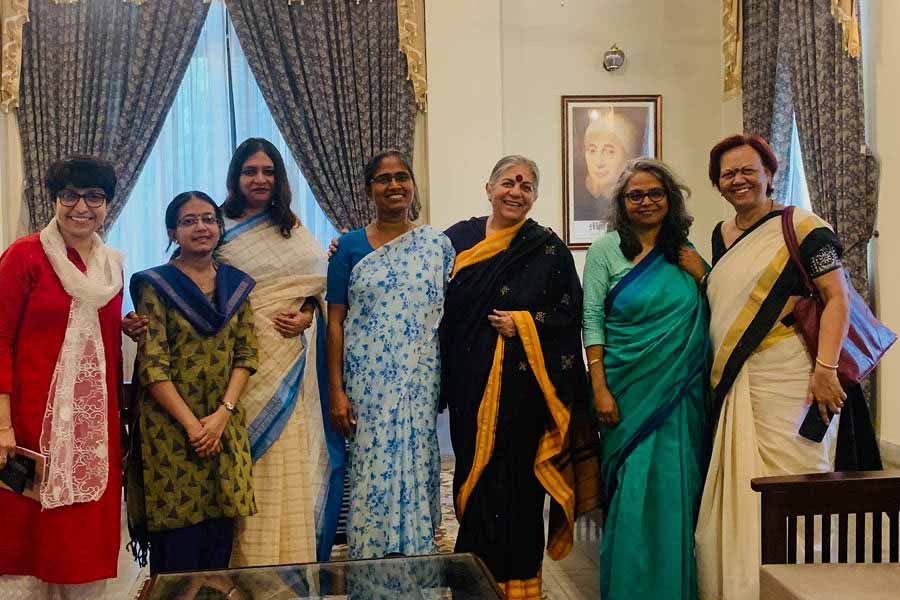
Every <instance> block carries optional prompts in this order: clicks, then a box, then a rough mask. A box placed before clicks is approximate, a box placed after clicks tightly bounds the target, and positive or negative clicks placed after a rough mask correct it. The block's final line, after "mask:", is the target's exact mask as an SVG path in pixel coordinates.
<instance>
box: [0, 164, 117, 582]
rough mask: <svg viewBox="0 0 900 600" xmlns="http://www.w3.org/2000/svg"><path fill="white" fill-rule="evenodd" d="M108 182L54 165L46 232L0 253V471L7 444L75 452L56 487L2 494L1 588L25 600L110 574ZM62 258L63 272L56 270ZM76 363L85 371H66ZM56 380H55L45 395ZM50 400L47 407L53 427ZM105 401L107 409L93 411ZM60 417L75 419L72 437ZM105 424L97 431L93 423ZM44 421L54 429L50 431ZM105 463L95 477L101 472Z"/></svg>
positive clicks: (112, 468)
mask: <svg viewBox="0 0 900 600" xmlns="http://www.w3.org/2000/svg"><path fill="white" fill-rule="evenodd" d="M115 183H116V178H115V172H114V171H113V169H112V166H111V165H109V163H105V162H103V161H97V160H94V159H89V158H72V159H68V160H65V161H60V162H58V163H56V164H54V165H53V166H52V167H51V168H50V173H49V174H48V187H49V188H50V190H51V195H52V196H53V198H54V199H55V202H56V217H55V218H54V219H53V221H51V223H50V225H48V227H47V228H46V229H45V230H44V231H43V232H40V233H35V234H32V235H29V236H26V237H23V238H21V239H19V240H17V241H16V242H14V243H13V244H12V245H11V246H10V247H9V248H8V249H7V250H6V252H4V253H3V255H2V257H0V290H2V301H0V466H2V465H3V464H5V463H6V461H7V459H8V458H11V457H12V451H11V450H10V446H13V447H14V446H15V445H18V446H21V447H25V448H28V449H30V450H34V451H40V450H41V449H42V446H43V447H45V449H44V452H43V453H45V454H49V455H50V456H56V452H55V449H56V448H57V447H59V446H60V444H62V447H63V448H64V449H65V444H66V442H67V441H68V442H69V444H70V445H69V447H68V450H69V453H70V455H74V463H72V464H68V463H66V461H65V460H62V461H58V463H62V464H65V465H66V467H65V469H63V470H62V471H63V472H60V471H58V470H57V471H56V472H55V471H54V469H53V467H54V464H53V461H49V462H50V465H49V466H48V472H49V473H50V475H51V477H50V479H51V482H52V480H53V476H54V473H55V475H56V476H57V479H58V480H61V481H63V483H62V484H61V485H60V486H55V487H51V488H49V489H47V490H45V489H44V487H43V486H42V488H41V502H40V503H39V502H37V501H35V500H33V499H30V498H27V497H25V496H21V495H18V494H15V493H13V492H10V491H8V490H0V515H2V522H3V526H2V527H0V574H2V575H3V577H0V592H10V591H12V590H13V589H20V590H21V591H22V592H23V594H24V596H23V597H29V598H34V597H41V596H45V597H47V596H50V595H51V593H52V592H51V590H52V589H53V588H54V587H58V586H57V585H55V584H64V585H65V589H63V590H60V591H62V592H63V593H62V594H58V593H57V594H56V595H62V596H63V597H91V596H92V595H94V594H96V593H97V591H98V587H97V585H98V584H95V585H93V586H90V585H87V586H86V585H75V586H72V585H67V584H85V583H87V582H95V581H97V580H101V579H106V578H112V577H115V576H116V563H117V558H118V551H119V527H120V525H119V517H120V510H121V509H120V498H121V487H120V486H121V454H120V440H119V417H118V401H117V394H116V392H117V383H118V379H119V373H120V369H121V336H120V329H119V323H120V318H121V307H122V288H121V280H122V274H121V264H122V262H121V255H120V254H119V253H118V252H116V251H115V250H112V249H109V248H107V247H106V246H104V244H103V243H102V241H101V240H100V238H99V237H97V236H96V233H95V232H96V230H97V228H99V226H100V224H102V222H103V219H104V218H105V216H106V204H107V201H108V200H109V199H111V198H112V196H113V194H114V193H115ZM64 261H68V265H65V264H61V263H62V262H64ZM71 265H74V267H76V268H77V271H76V270H75V269H72V268H71ZM88 265H91V273H92V274H93V275H92V276H89V277H83V276H82V277H81V279H83V280H84V282H81V283H83V285H82V286H81V287H79V283H80V282H79V273H87V272H88ZM60 273H61V274H60ZM73 281H74V283H73ZM67 290H68V291H67ZM69 291H72V292H73V293H69ZM73 298H74V300H73ZM92 303H93V304H92ZM104 303H105V304H104ZM95 307H100V308H99V310H97V309H96V308H95ZM79 310H80V312H79ZM78 314H81V315H87V316H86V320H87V322H88V323H87V326H88V327H89V328H93V329H92V331H93V332H94V335H96V336H97V337H98V338H99V339H102V351H99V350H100V348H99V347H98V348H95V347H94V346H93V345H92V344H90V343H88V344H86V349H85V348H79V340H80V339H81V338H79V337H78V336H69V337H67V333H68V332H69V331H70V330H71V329H72V327H70V324H76V325H84V322H83V321H77V320H76V318H77V315H78ZM95 315H96V317H95ZM97 325H99V328H97ZM88 339H90V338H88ZM64 343H65V344H66V347H67V348H68V349H70V350H71V349H73V348H74V349H75V352H74V354H72V355H71V356H70V358H72V359H73V360H68V361H62V360H60V361H59V362H58V359H59V356H60V353H61V350H62V349H63V346H64ZM98 346H99V345H98ZM67 356H68V355H67ZM98 357H99V360H98ZM88 359H93V360H94V362H93V363H91V364H93V365H95V366H98V365H103V363H104V362H105V373H97V372H96V369H95V372H93V373H91V372H88V371H90V368H91V367H90V366H88V367H87V371H86V370H85V368H84V367H83V365H84V364H85V362H86V361H88ZM78 361H81V363H78ZM73 362H75V363H78V364H80V365H82V366H80V367H79V366H75V367H71V366H67V365H71V363H73ZM67 368H68V369H74V374H75V375H76V380H77V381H79V382H80V383H76V384H73V385H72V386H70V392H71V393H70V394H69V397H68V398H66V397H64V395H60V390H63V392H65V390H64V389H63V388H64V384H63V383H59V382H61V381H65V380H66V379H65V375H66V369H67ZM55 372H56V374H57V378H58V382H57V384H56V385H55V386H52V387H51V385H52V382H53V378H54V373H55ZM72 372H73V371H69V374H70V375H71V374H72ZM104 375H105V376H104ZM85 379H87V380H88V384H89V385H88V388H89V389H88V390H87V392H85V387H84V380H85ZM104 383H105V390H104V389H103V388H104V386H103V384H104ZM79 386H80V387H79ZM48 402H51V403H52V404H51V408H53V409H55V410H56V414H57V416H56V418H55V419H54V418H53V417H54V415H53V414H52V411H48ZM67 402H68V403H69V404H68V405H67V404H66V403H67ZM103 403H105V407H104V408H105V411H97V407H98V406H103ZM48 414H49V415H50V416H49V417H48ZM59 415H62V416H59ZM73 415H74V416H73ZM104 415H105V418H104ZM60 419H61V420H71V421H72V422H74V425H72V429H71V430H68V429H66V425H68V422H66V423H62V424H60V423H61V421H60ZM104 421H105V422H106V423H105V424H106V427H105V428H104V427H102V425H97V423H101V424H102V423H103V422H104ZM49 424H52V433H51V432H50V431H47V430H48V427H50V425H49ZM42 429H43V430H44V436H43V437H44V439H43V440H42ZM59 431H69V434H68V435H67V436H66V437H67V438H71V440H74V441H70V440H68V439H64V440H62V441H60V440H59V439H56V440H55V441H54V438H53V434H54V433H56V434H58V432H59ZM85 438H87V442H86V441H85ZM92 440H93V441H92ZM48 444H49V449H47V448H46V447H47V446H48ZM72 447H74V452H72ZM107 463H108V467H107V468H106V469H100V470H101V471H102V472H101V473H100V475H98V474H97V471H98V465H99V466H100V467H102V466H104V465H106V464H107ZM57 469H59V467H57ZM104 484H105V488H104V487H103V485H104ZM45 491H46V497H45ZM42 505H43V507H44V509H43V510H42ZM48 506H49V507H51V508H48ZM100 584H101V585H102V582H101V583H100ZM2 595H3V594H2V593H0V596H2Z"/></svg>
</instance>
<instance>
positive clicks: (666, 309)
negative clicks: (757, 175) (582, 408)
mask: <svg viewBox="0 0 900 600" xmlns="http://www.w3.org/2000/svg"><path fill="white" fill-rule="evenodd" d="M686 193H688V190H687V188H685V187H684V186H683V185H681V184H680V183H678V181H677V180H676V179H675V177H674V176H673V174H672V173H671V171H670V170H669V168H668V167H667V166H666V165H664V164H663V163H661V162H659V161H653V160H647V159H639V160H636V161H632V163H630V164H629V165H628V167H626V169H625V171H624V172H623V174H622V177H621V178H620V179H619V183H618V184H617V186H616V189H615V194H614V202H615V211H616V218H615V224H616V231H613V232H611V233H608V234H606V235H605V236H603V237H601V238H600V239H599V240H597V241H596V242H594V244H593V245H592V246H591V248H590V250H589V251H588V254H587V259H586V262H585V268H584V292H585V293H584V344H585V347H586V349H587V355H588V365H589V366H588V368H589V369H590V374H591V384H592V386H593V390H594V396H595V399H594V402H595V407H596V409H597V414H598V416H599V418H600V421H601V423H602V425H601V437H602V441H601V445H602V446H601V447H602V460H603V466H602V474H603V483H604V486H605V491H606V498H607V500H608V503H609V505H608V507H607V511H606V522H605V523H604V527H603V540H602V542H601V549H600V553H601V559H600V590H601V595H602V596H603V598H604V600H618V599H620V598H629V599H648V600H649V599H651V598H652V599H656V598H667V599H670V598H671V599H675V598H678V599H681V600H695V599H696V597H697V577H696V567H695V563H694V547H693V540H694V524H695V519H696V511H697V506H698V504H699V500H700V491H701V489H702V485H703V468H704V467H703V465H704V463H705V454H706V448H707V446H708V443H707V439H708V431H707V420H706V414H707V411H706V402H705V397H706V394H705V390H706V383H705V382H706V369H705V366H706V357H707V355H708V352H709V335H708V310H707V307H706V303H705V301H704V299H703V294H702V292H701V290H700V287H701V286H700V285H698V284H699V283H700V282H701V281H702V279H703V277H704V275H705V273H706V266H705V263H704V262H703V260H702V259H701V258H700V257H699V255H698V254H697V252H696V251H695V250H694V249H693V247H692V246H691V245H690V243H689V242H688V239H687V234H688V227H689V224H690V220H689V217H688V216H687V213H686V212H685V207H684V196H685V195H686Z"/></svg>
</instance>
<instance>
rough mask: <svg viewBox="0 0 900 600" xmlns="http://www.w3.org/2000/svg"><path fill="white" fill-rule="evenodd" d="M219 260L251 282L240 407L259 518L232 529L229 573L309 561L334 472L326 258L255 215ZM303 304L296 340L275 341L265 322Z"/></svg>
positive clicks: (296, 234)
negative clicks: (255, 350)
mask: <svg viewBox="0 0 900 600" xmlns="http://www.w3.org/2000/svg"><path fill="white" fill-rule="evenodd" d="M219 256H220V258H221V259H222V260H223V261H224V262H227V263H228V264H231V265H233V266H235V267H237V268H239V269H241V270H243V271H245V272H246V273H248V274H249V275H250V276H251V277H253V279H254V280H256V288H255V289H254V290H253V293H252V295H251V297H250V301H251V302H252V304H253V312H254V317H255V321H256V336H257V340H258V344H259V370H258V371H257V372H256V374H255V375H254V376H253V377H252V378H251V379H250V382H249V383H248V385H247V388H246V389H245V390H244V393H243V395H242V397H241V401H240V406H241V407H242V408H243V409H244V410H245V411H246V413H247V424H248V432H249V433H250V442H251V453H252V456H253V461H254V463H253V483H254V488H255V493H256V501H257V506H258V508H259V512H258V513H257V514H256V515H255V516H252V517H249V518H244V519H240V520H239V521H238V524H237V530H236V535H235V546H234V552H233V554H232V566H248V565H271V564H283V563H300V562H311V561H315V560H316V557H317V553H316V537H317V530H322V529H327V528H328V526H327V524H326V523H324V522H323V520H325V516H324V512H325V507H326V505H327V500H328V496H329V488H330V485H329V484H330V481H329V479H330V474H331V473H332V472H333V471H334V470H335V469H336V468H338V467H342V465H335V464H334V462H335V461H334V460H331V459H330V458H329V449H328V440H327V439H326V438H327V435H326V427H327V422H326V421H327V415H325V417H324V418H323V411H322V404H321V401H320V393H319V392H320V390H319V381H318V378H317V371H318V369H317V366H318V363H319V361H320V360H321V361H324V356H320V354H319V353H320V351H321V345H319V344H317V343H316V340H317V337H319V336H321V335H322V334H323V333H324V331H320V329H323V320H322V318H321V312H322V310H321V309H322V308H323V306H324V305H323V303H322V294H323V292H324V289H325V253H324V252H323V250H322V248H321V246H319V244H318V243H317V242H316V240H315V238H313V237H312V235H311V234H310V233H309V232H308V231H307V230H306V229H305V228H304V227H302V226H300V227H298V228H295V229H294V230H292V232H291V237H290V238H285V237H283V236H282V235H281V232H280V230H279V228H278V227H277V226H275V225H274V224H273V223H272V222H271V221H270V220H269V219H268V215H266V214H262V215H259V216H257V217H254V218H251V219H249V220H247V221H245V222H243V223H239V224H236V225H234V226H233V227H229V228H228V229H227V231H226V234H225V244H224V245H223V246H222V248H221V250H220V252H219ZM308 297H312V298H315V299H317V300H318V304H319V310H318V311H317V312H318V313H319V318H318V319H316V320H314V322H313V325H312V326H311V327H310V328H309V329H308V330H307V331H306V332H305V333H304V334H303V335H301V336H300V337H297V338H290V339H288V338H284V337H282V336H281V335H280V334H279V333H278V332H277V331H276V330H275V328H274V326H273V324H272V319H273V317H274V316H275V314H276V313H278V312H280V311H285V310H299V308H300V306H301V305H302V304H303V302H304V300H305V299H306V298H308ZM317 346H319V347H317ZM337 493H338V494H340V489H338V490H337ZM332 534H333V532H332ZM325 537H326V538H328V540H327V545H328V546H329V547H330V539H331V537H330V536H325Z"/></svg>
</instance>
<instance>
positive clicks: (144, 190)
mask: <svg viewBox="0 0 900 600" xmlns="http://www.w3.org/2000/svg"><path fill="white" fill-rule="evenodd" d="M229 45H230V48H229ZM229 82H230V83H229ZM229 86H230V87H229ZM248 137H264V138H266V139H268V140H269V141H271V142H272V143H273V144H274V145H275V146H276V147H277V148H278V149H279V150H280V151H281V153H282V155H283V156H284V159H285V167H286V168H287V173H288V179H289V180H290V184H291V192H292V193H293V203H292V205H291V208H292V209H293V210H294V212H295V213H296V214H298V215H299V216H300V219H301V221H302V222H303V224H304V226H306V227H307V229H309V230H310V231H311V232H312V233H313V235H314V236H315V237H316V239H317V240H319V243H321V244H322V245H323V247H325V246H327V244H328V242H329V241H330V240H331V239H332V238H334V237H336V236H337V235H338V233H337V230H336V229H335V228H334V226H333V225H332V224H331V222H330V221H329V220H328V218H327V217H326V216H325V214H324V213H323V212H322V209H321V208H319V205H318V203H317V202H316V200H315V198H314V197H313V194H312V192H311V191H310V189H309V186H308V185H307V184H306V181H305V180H304V178H303V175H302V173H301V172H300V168H299V167H298V166H297V163H296V162H295V161H294V160H293V159H292V158H291V154H290V151H289V150H288V148H287V144H286V142H285V141H284V138H283V137H281V134H280V133H279V131H278V127H277V126H276V125H275V122H274V121H273V120H272V115H271V113H270V112H269V109H268V108H267V107H266V103H265V101H264V100H263V99H262V94H261V92H260V91H259V87H258V86H257V85H256V83H255V81H254V79H253V76H252V75H251V73H250V69H249V67H248V65H247V61H246V59H245V58H244V55H243V52H242V51H241V48H240V45H239V44H237V42H236V38H235V36H234V32H233V30H231V29H230V24H229V21H228V13H227V11H226V9H225V6H224V4H223V3H222V2H221V0H214V1H213V2H212V5H211V6H210V9H209V15H208V17H207V20H206V23H205V25H204V26H203V29H202V31H201V33H200V36H199V38H198V40H197V44H196V47H195V50H194V54H193V56H192V57H191V60H190V63H189V64H188V67H187V69H186V71H185V74H184V78H183V79H182V81H181V87H180V88H179V89H178V93H177V95H176V96H175V100H174V102H173V103H172V108H171V109H170V111H169V114H168V115H167V116H166V119H165V123H164V124H163V126H162V129H161V130H160V133H159V137H158V138H157V140H156V144H155V145H154V146H153V150H152V151H151V152H150V155H149V157H148V158H147V161H146V163H145V164H144V168H143V170H142V171H141V174H140V176H139V177H138V179H137V183H136V184H135V186H134V189H133V191H132V193H131V198H130V200H129V201H128V203H127V204H126V205H125V207H124V208H123V209H122V212H121V213H120V214H119V218H118V219H117V220H116V222H115V223H114V224H113V225H112V226H111V228H110V229H109V233H108V235H107V238H106V241H107V242H108V243H109V244H110V245H111V246H113V247H114V248H118V249H119V250H121V251H122V252H124V253H125V278H126V281H128V280H129V279H130V277H131V275H132V274H133V273H135V272H137V271H141V270H144V269H147V268H150V267H153V266H156V265H159V264H162V263H164V262H166V260H168V256H169V254H170V252H167V250H166V247H167V245H168V243H169V242H168V237H167V234H166V227H165V224H164V222H163V217H164V213H165V210H166V206H167V205H168V204H169V202H170V201H171V200H172V198H174V197H175V196H176V195H177V194H179V193H181V192H184V191H187V190H200V191H203V192H206V193H207V194H209V195H210V196H211V197H212V198H213V199H214V200H216V201H218V202H221V201H223V200H224V199H225V195H226V188H225V176H226V173H227V171H228V163H229V161H230V160H231V155H232V154H233V152H234V149H235V144H237V143H240V142H242V141H243V140H244V139H246V138H248ZM137 232H139V234H137ZM131 308H132V306H131V299H130V298H129V297H128V296H127V295H126V298H125V303H124V305H123V310H125V311H128V310H131Z"/></svg>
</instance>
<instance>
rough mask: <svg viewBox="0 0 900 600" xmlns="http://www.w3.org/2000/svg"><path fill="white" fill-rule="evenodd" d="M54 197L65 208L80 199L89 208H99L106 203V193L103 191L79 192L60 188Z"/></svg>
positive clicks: (70, 206)
mask: <svg viewBox="0 0 900 600" xmlns="http://www.w3.org/2000/svg"><path fill="white" fill-rule="evenodd" d="M56 199H57V200H59V203H60V204H62V205H63V206H65V207H67V208H72V207H73V206H75V205H76V204H78V201H79V200H82V199H83V200H84V203H85V204H87V205H88V207H89V208H100V207H101V206H103V205H104V204H105V203H106V194H104V193H103V192H85V193H83V194H79V193H78V192H76V191H74V190H62V191H60V192H59V193H58V194H56Z"/></svg>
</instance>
